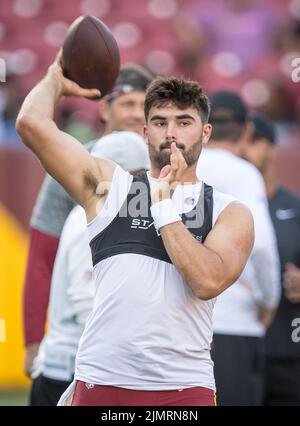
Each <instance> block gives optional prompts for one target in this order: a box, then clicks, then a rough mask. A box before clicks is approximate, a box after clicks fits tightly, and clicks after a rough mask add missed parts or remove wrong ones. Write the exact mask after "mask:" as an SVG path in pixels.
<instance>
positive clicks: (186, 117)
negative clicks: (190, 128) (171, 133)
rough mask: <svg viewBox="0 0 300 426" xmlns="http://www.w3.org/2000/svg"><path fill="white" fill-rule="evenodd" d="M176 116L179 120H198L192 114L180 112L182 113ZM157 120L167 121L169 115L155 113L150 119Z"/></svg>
mask: <svg viewBox="0 0 300 426" xmlns="http://www.w3.org/2000/svg"><path fill="white" fill-rule="evenodd" d="M175 118H176V119H177V120H193V121H196V120H195V119H194V117H193V116H191V115H190V114H180V115H176V116H175ZM155 120H162V121H166V120H167V117H164V116H163V115H154V116H153V117H152V118H151V120H150V121H155Z"/></svg>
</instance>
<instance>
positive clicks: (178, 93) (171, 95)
mask: <svg viewBox="0 0 300 426" xmlns="http://www.w3.org/2000/svg"><path fill="white" fill-rule="evenodd" d="M169 103H173V104H174V105H176V106H177V107H178V108H180V109H185V108H188V107H194V108H195V109H197V110H198V112H199V114H200V117H201V119H202V121H203V123H207V121H208V117H209V112H210V103H209V100H208V97H207V96H206V95H205V94H204V93H203V90H202V87H201V86H200V84H199V83H197V82H196V81H192V80H182V79H177V78H175V77H157V78H156V79H155V80H153V81H152V83H151V84H150V86H149V87H148V90H147V92H146V100H145V108H144V111H145V118H146V121H147V120H148V116H149V111H150V109H151V108H152V107H153V106H158V107H160V106H164V105H167V104H169Z"/></svg>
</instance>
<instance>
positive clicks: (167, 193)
mask: <svg viewBox="0 0 300 426" xmlns="http://www.w3.org/2000/svg"><path fill="white" fill-rule="evenodd" d="M170 163H171V164H168V165H167V166H164V167H163V168H162V169H161V171H160V175H159V178H158V182H157V184H156V185H155V187H154V188H153V190H152V191H151V200H152V204H155V203H158V202H159V201H163V200H165V199H167V198H171V197H172V195H173V193H174V191H175V188H176V186H177V185H178V184H179V183H180V179H181V177H182V175H183V173H184V172H185V170H186V169H187V164H186V161H185V159H184V157H183V155H182V152H181V151H180V149H178V148H177V146H176V143H175V142H173V143H172V144H171V156H170Z"/></svg>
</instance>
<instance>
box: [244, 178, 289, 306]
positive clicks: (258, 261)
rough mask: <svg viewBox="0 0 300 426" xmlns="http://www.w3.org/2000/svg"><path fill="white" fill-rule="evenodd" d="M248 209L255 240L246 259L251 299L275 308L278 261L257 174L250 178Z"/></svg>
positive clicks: (266, 202) (278, 288)
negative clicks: (251, 278) (250, 265)
mask: <svg viewBox="0 0 300 426" xmlns="http://www.w3.org/2000/svg"><path fill="white" fill-rule="evenodd" d="M251 185H253V186H252V190H253V192H252V195H253V197H249V199H248V202H247V205H248V207H249V208H250V210H251V212H252V215H253V220H254V228H255V241H254V247H253V251H252V254H251V257H250V261H251V262H253V266H254V268H253V270H254V276H255V279H254V283H253V284H254V286H255V299H256V301H257V303H258V304H260V305H262V306H263V307H265V308H276V307H277V306H278V303H279V299H280V295H281V285H280V262H279V255H278V249H277V241H276V236H275V230H274V227H273V224H272V221H271V217H270V213H269V208H268V201H267V198H266V194H265V186H264V182H263V180H262V179H260V176H259V177H258V178H257V179H256V182H255V181H254V182H253V181H251Z"/></svg>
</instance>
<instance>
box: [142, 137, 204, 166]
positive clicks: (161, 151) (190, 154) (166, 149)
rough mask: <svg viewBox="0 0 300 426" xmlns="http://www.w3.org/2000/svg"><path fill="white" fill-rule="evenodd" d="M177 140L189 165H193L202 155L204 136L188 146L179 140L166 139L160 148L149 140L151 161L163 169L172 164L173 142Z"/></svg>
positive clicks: (177, 144) (178, 146)
mask: <svg viewBox="0 0 300 426" xmlns="http://www.w3.org/2000/svg"><path fill="white" fill-rule="evenodd" d="M172 142H176V146H177V148H178V149H180V150H181V152H182V155H183V158H184V159H185V161H186V164H187V166H188V167H190V166H193V165H194V164H195V163H196V162H197V161H198V158H199V156H200V153H201V150H202V136H201V137H200V138H198V140H196V141H195V142H194V143H193V144H192V145H191V146H189V147H187V146H186V145H185V144H183V143H181V142H178V141H173V140H171V141H165V142H162V143H161V144H160V145H159V146H158V148H156V147H155V145H154V144H152V143H151V140H150V139H149V140H148V148H149V157H150V161H151V163H152V164H153V165H154V166H155V167H156V168H158V169H162V168H163V167H164V166H166V165H167V164H170V156H171V143H172Z"/></svg>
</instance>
